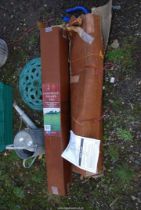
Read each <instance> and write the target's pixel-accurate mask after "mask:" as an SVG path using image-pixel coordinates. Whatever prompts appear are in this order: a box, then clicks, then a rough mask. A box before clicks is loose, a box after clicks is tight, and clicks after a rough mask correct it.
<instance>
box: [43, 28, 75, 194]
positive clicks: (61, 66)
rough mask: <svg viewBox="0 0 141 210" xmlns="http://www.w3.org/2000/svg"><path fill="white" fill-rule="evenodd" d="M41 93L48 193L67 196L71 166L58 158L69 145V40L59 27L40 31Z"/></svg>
mask: <svg viewBox="0 0 141 210" xmlns="http://www.w3.org/2000/svg"><path fill="white" fill-rule="evenodd" d="M40 37H41V60H42V91H43V108H44V129H45V147H46V168H47V178H48V179H47V181H48V191H49V192H50V193H53V194H56V195H66V194H67V192H68V186H69V183H70V181H71V166H70V164H69V163H68V162H67V161H65V160H64V159H63V158H62V157H61V154H62V152H63V150H64V149H65V148H66V146H67V144H68V141H69V131H70V110H69V101H70V96H69V68H68V52H69V49H68V46H69V45H68V39H67V37H66V34H65V32H64V30H63V29H61V28H59V27H53V28H51V27H50V28H41V29H40Z"/></svg>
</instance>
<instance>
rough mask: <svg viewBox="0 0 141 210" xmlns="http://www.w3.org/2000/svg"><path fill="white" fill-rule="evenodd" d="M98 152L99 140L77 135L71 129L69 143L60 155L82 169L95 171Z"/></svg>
mask: <svg viewBox="0 0 141 210" xmlns="http://www.w3.org/2000/svg"><path fill="white" fill-rule="evenodd" d="M99 153H100V140H98V139H94V138H86V137H83V136H77V135H75V134H74V133H73V132H72V131H71V135H70V141H69V144H68V146H67V148H66V149H65V150H64V152H63V153H62V155H61V156H62V157H63V158H64V159H66V160H68V161H69V162H71V163H72V164H74V165H75V166H77V167H79V168H81V169H83V170H86V171H89V172H91V173H97V164H98V159H99Z"/></svg>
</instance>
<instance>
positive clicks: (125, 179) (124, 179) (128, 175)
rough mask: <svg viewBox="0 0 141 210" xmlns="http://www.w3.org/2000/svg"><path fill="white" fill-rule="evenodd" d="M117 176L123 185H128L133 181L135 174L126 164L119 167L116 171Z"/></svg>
mask: <svg viewBox="0 0 141 210" xmlns="http://www.w3.org/2000/svg"><path fill="white" fill-rule="evenodd" d="M115 176H116V178H117V179H118V180H119V181H120V183H121V184H126V185H128V184H129V183H130V182H131V180H132V179H133V176H134V172H133V171H132V170H131V169H130V168H129V166H128V165H126V164H124V165H121V166H119V167H118V168H117V169H116V170H115Z"/></svg>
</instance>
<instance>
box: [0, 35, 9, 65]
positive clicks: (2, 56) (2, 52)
mask: <svg viewBox="0 0 141 210" xmlns="http://www.w3.org/2000/svg"><path fill="white" fill-rule="evenodd" d="M7 58H8V47H7V44H6V42H5V41H4V40H3V39H0V67H2V66H3V65H4V64H5V62H6V61H7Z"/></svg>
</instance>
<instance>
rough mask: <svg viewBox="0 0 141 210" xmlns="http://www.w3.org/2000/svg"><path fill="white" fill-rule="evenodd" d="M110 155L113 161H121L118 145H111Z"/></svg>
mask: <svg viewBox="0 0 141 210" xmlns="http://www.w3.org/2000/svg"><path fill="white" fill-rule="evenodd" d="M109 155H110V157H111V159H112V160H113V161H117V160H118V159H119V155H120V154H119V147H118V146H117V145H111V146H110V147H109Z"/></svg>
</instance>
